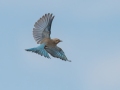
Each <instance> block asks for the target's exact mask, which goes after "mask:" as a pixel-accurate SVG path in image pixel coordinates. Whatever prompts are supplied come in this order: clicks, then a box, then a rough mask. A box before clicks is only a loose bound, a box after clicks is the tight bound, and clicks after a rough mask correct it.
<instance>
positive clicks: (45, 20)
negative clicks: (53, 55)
mask: <svg viewBox="0 0 120 90" xmlns="http://www.w3.org/2000/svg"><path fill="white" fill-rule="evenodd" d="M53 18H54V16H52V14H50V13H48V14H45V15H44V16H42V18H40V19H39V20H38V21H37V22H35V24H34V28H33V37H34V39H35V41H36V42H37V43H40V41H41V40H42V39H44V38H50V34H51V24H52V21H53Z"/></svg>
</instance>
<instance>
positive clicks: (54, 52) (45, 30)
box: [25, 13, 71, 62]
mask: <svg viewBox="0 0 120 90" xmlns="http://www.w3.org/2000/svg"><path fill="white" fill-rule="evenodd" d="M53 19H54V16H53V15H52V14H50V13H48V14H45V15H43V16H42V17H41V18H40V19H39V20H38V21H37V22H35V24H34V28H33V37H34V39H35V41H36V42H37V44H40V45H39V46H38V47H34V48H30V49H25V50H26V51H31V52H34V53H37V54H39V55H41V56H44V57H46V58H50V56H49V54H50V55H51V56H53V57H56V58H60V59H62V60H64V61H69V62H71V61H70V60H68V59H67V57H66V55H65V53H64V51H63V50H62V49H61V48H60V47H58V46H57V44H58V43H59V42H62V40H60V39H58V38H54V39H51V38H50V34H51V25H52V21H53ZM48 53H49V54H48Z"/></svg>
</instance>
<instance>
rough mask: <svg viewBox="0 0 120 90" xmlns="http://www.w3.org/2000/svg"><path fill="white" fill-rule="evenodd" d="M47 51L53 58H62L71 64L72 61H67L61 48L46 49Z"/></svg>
mask: <svg viewBox="0 0 120 90" xmlns="http://www.w3.org/2000/svg"><path fill="white" fill-rule="evenodd" d="M45 49H46V51H47V52H48V53H49V54H50V55H52V56H53V57H56V58H60V59H62V60H64V61H69V62H71V61H70V60H68V59H67V57H66V56H65V53H64V52H63V50H62V49H61V48H59V47H58V46H56V47H45Z"/></svg>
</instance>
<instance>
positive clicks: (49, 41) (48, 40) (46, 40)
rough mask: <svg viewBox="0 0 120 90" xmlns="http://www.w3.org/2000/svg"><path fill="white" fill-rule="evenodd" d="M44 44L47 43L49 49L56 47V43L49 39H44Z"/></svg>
mask: <svg viewBox="0 0 120 90" xmlns="http://www.w3.org/2000/svg"><path fill="white" fill-rule="evenodd" d="M42 43H45V44H46V46H48V47H54V46H56V44H55V43H54V41H53V40H52V39H49V38H45V39H43V40H42V41H41V44H42Z"/></svg>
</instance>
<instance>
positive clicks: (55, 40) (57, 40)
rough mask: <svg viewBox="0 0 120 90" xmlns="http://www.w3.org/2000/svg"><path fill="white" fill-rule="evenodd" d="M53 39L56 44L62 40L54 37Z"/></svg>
mask: <svg viewBox="0 0 120 90" xmlns="http://www.w3.org/2000/svg"><path fill="white" fill-rule="evenodd" d="M53 41H54V43H55V44H58V43H59V42H62V40H60V39H58V38H54V39H53Z"/></svg>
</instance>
